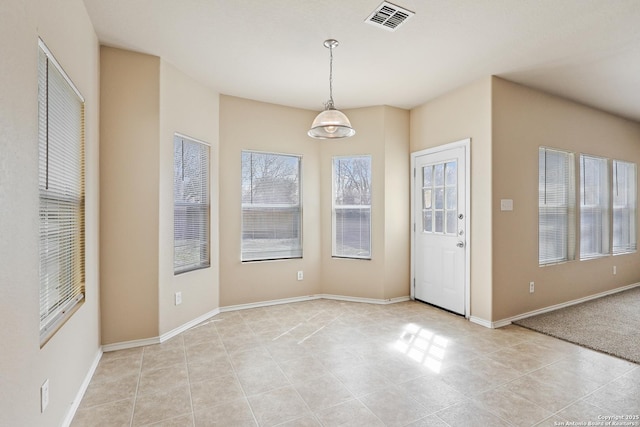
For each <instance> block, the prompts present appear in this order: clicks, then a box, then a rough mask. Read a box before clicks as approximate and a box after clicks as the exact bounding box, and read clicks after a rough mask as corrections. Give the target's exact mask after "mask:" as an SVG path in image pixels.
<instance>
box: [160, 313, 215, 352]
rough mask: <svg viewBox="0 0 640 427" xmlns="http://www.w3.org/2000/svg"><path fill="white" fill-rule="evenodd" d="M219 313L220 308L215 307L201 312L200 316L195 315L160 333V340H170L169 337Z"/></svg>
mask: <svg viewBox="0 0 640 427" xmlns="http://www.w3.org/2000/svg"><path fill="white" fill-rule="evenodd" d="M217 314H220V309H219V308H216V309H215V310H211V311H210V312H208V313H205V314H203V315H202V316H199V317H196V318H195V319H193V320H190V321H189V322H187V323H185V324H184V325H181V326H178V327H177V328H175V329H173V330H171V331H169V332H167V333H165V334H162V335H160V342H161V343H163V342H165V341H168V340H170V339H171V338H173V337H175V336H176V335H180V334H181V333H183V332H184V331H186V330H187V329H191V328H193V327H194V326H196V325H197V324H199V323H202V322H204V321H206V320H209V319H211V318H212V317H214V316H215V315H217Z"/></svg>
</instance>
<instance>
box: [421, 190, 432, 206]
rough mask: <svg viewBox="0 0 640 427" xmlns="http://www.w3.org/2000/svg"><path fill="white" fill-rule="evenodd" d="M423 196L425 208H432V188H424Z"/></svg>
mask: <svg viewBox="0 0 640 427" xmlns="http://www.w3.org/2000/svg"><path fill="white" fill-rule="evenodd" d="M422 198H423V199H424V204H423V206H424V209H431V188H429V189H423V190H422Z"/></svg>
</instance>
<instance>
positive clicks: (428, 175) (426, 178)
mask: <svg viewBox="0 0 640 427" xmlns="http://www.w3.org/2000/svg"><path fill="white" fill-rule="evenodd" d="M432 175H433V167H432V166H425V167H423V168H422V186H423V187H431V183H432V181H433V179H432V178H433V177H432Z"/></svg>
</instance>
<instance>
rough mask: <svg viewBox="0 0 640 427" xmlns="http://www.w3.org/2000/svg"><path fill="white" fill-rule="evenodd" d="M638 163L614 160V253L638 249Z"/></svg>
mask: <svg viewBox="0 0 640 427" xmlns="http://www.w3.org/2000/svg"><path fill="white" fill-rule="evenodd" d="M636 179H637V178H636V165H635V163H628V162H622V161H618V160H614V161H613V194H612V198H613V253H614V254H623V253H629V252H634V251H636V249H637V236H636V221H637V219H636V215H637V214H636V212H637V194H636Z"/></svg>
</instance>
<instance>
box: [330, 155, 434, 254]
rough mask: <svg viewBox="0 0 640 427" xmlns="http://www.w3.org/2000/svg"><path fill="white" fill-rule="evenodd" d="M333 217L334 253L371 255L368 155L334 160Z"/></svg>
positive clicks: (425, 195) (369, 157)
mask: <svg viewBox="0 0 640 427" xmlns="http://www.w3.org/2000/svg"><path fill="white" fill-rule="evenodd" d="M424 197H425V199H424V203H425V204H427V203H430V202H429V201H428V200H427V198H429V199H430V196H429V195H427V194H424ZM332 217H333V256H336V257H345V258H371V156H353V157H335V158H334V159H333V215H332Z"/></svg>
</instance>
